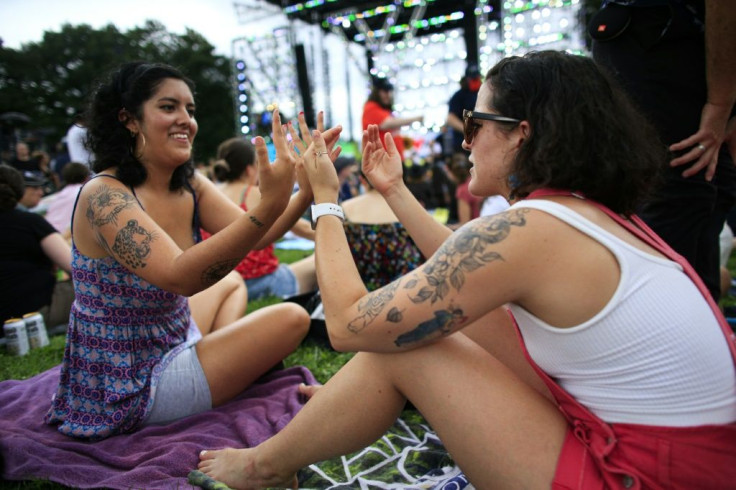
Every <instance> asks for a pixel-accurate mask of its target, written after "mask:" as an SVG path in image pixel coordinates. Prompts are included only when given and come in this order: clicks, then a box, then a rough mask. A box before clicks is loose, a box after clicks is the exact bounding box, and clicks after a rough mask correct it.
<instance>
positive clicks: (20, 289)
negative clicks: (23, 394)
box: [0, 164, 71, 326]
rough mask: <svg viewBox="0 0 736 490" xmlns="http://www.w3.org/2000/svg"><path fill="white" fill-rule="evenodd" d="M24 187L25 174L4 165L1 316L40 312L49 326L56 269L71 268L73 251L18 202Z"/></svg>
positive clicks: (0, 182)
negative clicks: (49, 312) (49, 311)
mask: <svg viewBox="0 0 736 490" xmlns="http://www.w3.org/2000/svg"><path fill="white" fill-rule="evenodd" d="M25 189H27V183H26V182H24V180H23V175H22V174H21V172H19V171H18V170H17V169H15V168H13V167H11V166H9V165H5V164H2V165H0V230H2V233H0V296H2V301H0V320H2V321H5V320H7V319H8V318H11V317H16V318H20V317H22V316H23V315H24V314H26V313H33V312H36V311H38V312H41V314H42V315H43V316H44V320H45V321H46V324H47V325H48V326H51V325H50V324H49V317H48V310H49V308H50V306H51V301H52V295H53V292H54V287H55V285H56V270H57V268H59V269H61V270H63V271H66V272H71V250H70V248H69V244H68V243H67V242H66V241H65V240H64V239H63V238H62V236H61V234H59V233H58V232H57V231H56V230H55V229H54V227H53V226H51V225H50V224H49V223H48V222H47V221H46V220H45V219H44V218H43V217H42V216H39V215H38V214H35V213H29V212H28V211H26V210H25V209H23V207H22V206H19V205H18V203H19V201H20V200H21V199H22V198H23V197H24V195H25ZM38 199H39V200H40V196H39V198H38ZM57 306H58V305H57Z"/></svg>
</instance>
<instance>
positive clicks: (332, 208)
mask: <svg viewBox="0 0 736 490" xmlns="http://www.w3.org/2000/svg"><path fill="white" fill-rule="evenodd" d="M327 214H331V215H332V216H337V217H338V218H340V220H341V221H345V213H343V212H342V207H340V206H339V205H337V204H334V203H331V202H323V203H322V204H314V205H313V206H312V229H314V228H315V227H316V226H317V219H318V218H319V217H320V216H325V215H327Z"/></svg>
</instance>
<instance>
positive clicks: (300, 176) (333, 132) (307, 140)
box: [287, 111, 342, 201]
mask: <svg viewBox="0 0 736 490" xmlns="http://www.w3.org/2000/svg"><path fill="white" fill-rule="evenodd" d="M297 119H298V124H299V132H297V130H296V129H295V128H294V125H293V124H291V123H289V124H288V125H287V129H288V131H289V135H290V136H291V142H290V148H291V151H292V154H293V156H294V158H295V159H296V161H297V166H296V179H297V182H298V184H299V191H300V192H304V193H307V194H309V197H310V199H309V200H310V201H311V187H310V185H309V179H308V178H307V176H306V174H305V173H304V164H306V163H307V162H310V163H311V157H309V156H308V152H307V147H309V145H311V144H312V133H311V131H310V129H309V126H308V125H307V121H306V118H305V116H304V112H300V113H299V116H298V118H297ZM341 130H342V128H341V127H339V126H337V127H335V128H330V129H329V130H327V131H325V124H324V112H323V111H319V113H318V114H317V131H318V132H319V133H320V134H324V138H325V140H326V141H327V143H328V148H329V150H326V152H327V153H326V154H328V155H329V154H330V153H329V151H332V152H333V153H334V155H332V156H331V158H332V161H334V160H335V159H336V158H337V157H338V155H339V154H340V151H341V148H340V147H337V148H336V149H334V147H335V144H336V143H337V140H338V138H339V137H340V131H341ZM300 133H301V136H300ZM333 149H334V150H333Z"/></svg>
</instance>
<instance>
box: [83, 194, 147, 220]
mask: <svg viewBox="0 0 736 490" xmlns="http://www.w3.org/2000/svg"><path fill="white" fill-rule="evenodd" d="M135 205H137V202H136V200H135V198H134V197H133V196H132V195H130V193H129V192H126V191H123V190H120V189H111V188H110V187H108V186H106V185H101V186H100V187H99V188H98V189H97V190H96V191H95V192H94V194H92V195H91V196H90V197H89V198H88V199H87V219H88V220H89V222H90V223H91V224H92V225H93V226H102V225H106V224H108V223H112V224H116V223H117V219H118V215H119V214H120V213H121V212H122V211H123V210H124V209H128V208H131V207H133V206H135Z"/></svg>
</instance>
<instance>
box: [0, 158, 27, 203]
mask: <svg viewBox="0 0 736 490" xmlns="http://www.w3.org/2000/svg"><path fill="white" fill-rule="evenodd" d="M25 188H26V185H25V182H24V181H23V174H21V173H20V171H19V170H18V169H17V168H15V167H11V166H10V165H6V164H4V163H3V164H0V211H9V210H11V209H13V208H15V206H16V205H17V204H18V201H20V200H21V199H22V198H23V192H24V191H25Z"/></svg>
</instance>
